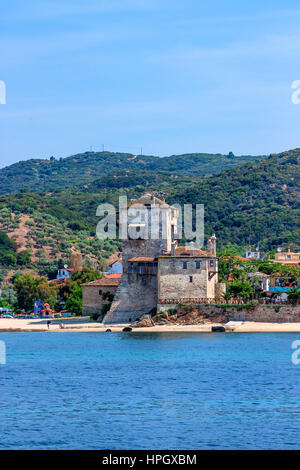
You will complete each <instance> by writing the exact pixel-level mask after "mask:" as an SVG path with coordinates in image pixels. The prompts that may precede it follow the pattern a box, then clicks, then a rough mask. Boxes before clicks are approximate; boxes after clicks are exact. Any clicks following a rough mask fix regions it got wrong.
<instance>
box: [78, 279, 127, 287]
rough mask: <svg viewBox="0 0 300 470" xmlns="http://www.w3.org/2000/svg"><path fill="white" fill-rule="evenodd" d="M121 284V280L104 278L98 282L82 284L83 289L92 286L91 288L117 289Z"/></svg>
mask: <svg viewBox="0 0 300 470" xmlns="http://www.w3.org/2000/svg"><path fill="white" fill-rule="evenodd" d="M119 284H120V278H107V277H103V278H102V279H97V280H96V281H92V282H87V283H85V284H81V286H82V287H85V286H91V287H93V286H94V287H117V286H118V285H119Z"/></svg>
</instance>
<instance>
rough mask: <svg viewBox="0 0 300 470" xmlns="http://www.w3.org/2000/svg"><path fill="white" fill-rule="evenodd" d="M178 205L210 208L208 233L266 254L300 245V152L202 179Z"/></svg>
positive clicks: (179, 198) (180, 195) (178, 198)
mask: <svg viewBox="0 0 300 470" xmlns="http://www.w3.org/2000/svg"><path fill="white" fill-rule="evenodd" d="M172 199H173V202H175V201H177V202H180V203H181V204H183V203H185V202H186V203H194V204H197V203H198V204H199V203H202V204H204V205H205V232H206V233H212V232H216V234H217V236H218V238H219V241H221V242H222V243H224V244H226V243H229V242H232V243H236V244H238V245H247V244H248V243H249V244H251V245H253V244H257V243H258V242H259V243H260V246H261V248H262V249H266V248H268V249H271V248H276V247H277V246H280V245H286V244H291V246H293V245H294V246H295V245H296V246H297V245H298V246H299V241H300V149H295V150H291V151H289V152H284V153H281V154H277V155H270V156H269V157H267V158H264V159H262V160H260V161H257V162H252V163H248V164H246V165H243V166H241V167H238V168H234V169H231V170H228V171H224V172H222V173H220V174H218V175H214V176H211V177H209V178H206V179H201V180H199V182H198V183H197V184H191V185H190V186H189V187H188V188H185V189H184V190H182V191H178V192H177V194H176V195H175V197H173V198H172Z"/></svg>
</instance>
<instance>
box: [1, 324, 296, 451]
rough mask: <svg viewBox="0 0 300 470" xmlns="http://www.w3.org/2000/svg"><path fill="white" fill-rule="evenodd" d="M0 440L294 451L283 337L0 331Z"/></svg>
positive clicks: (10, 445) (291, 383)
mask: <svg viewBox="0 0 300 470" xmlns="http://www.w3.org/2000/svg"><path fill="white" fill-rule="evenodd" d="M0 339H1V340H4V341H5V342H6V347H7V365H5V366H0V397H1V403H0V413H1V420H0V435H1V439H0V448H2V449H76V448H79V449H171V450H172V449H249V448H257V449H270V448H273V449H280V448H283V449H297V448H299V444H300V438H299V424H300V413H299V405H298V394H299V393H298V392H299V374H300V367H296V366H294V365H293V364H292V363H291V359H290V358H291V343H292V342H293V341H294V340H295V339H299V338H298V337H297V335H295V334H293V333H291V334H276V333H274V334H273V333H272V334H262V333H258V334H254V333H250V334H191V333H158V334H157V333H155V334H154V333H140V332H139V333H110V334H108V333H107V334H102V333H65V334H62V333H51V334H45V333H18V334H13V333H4V334H1V335H0Z"/></svg>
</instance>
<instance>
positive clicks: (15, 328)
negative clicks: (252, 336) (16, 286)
mask: <svg viewBox="0 0 300 470" xmlns="http://www.w3.org/2000/svg"><path fill="white" fill-rule="evenodd" d="M128 326H130V325H129V324H125V323H124V324H118V325H104V324H103V323H96V322H90V323H68V322H67V321H65V322H64V328H63V329H61V328H59V323H57V324H56V323H52V324H51V325H50V328H49V329H48V328H47V320H41V319H32V320H31V319H28V320H15V319H6V318H1V319H0V333H22V332H23V333H24V332H38V333H41V332H49V333H51V332H55V333H58V332H59V333H68V332H70V333H105V332H106V331H107V330H108V329H109V330H111V332H112V333H120V332H122V330H123V328H125V327H128ZM212 326H222V327H224V328H225V330H226V333H300V322H298V323H267V322H248V321H244V322H243V321H230V322H228V323H226V324H221V323H204V324H198V325H157V326H154V327H144V328H133V329H132V332H134V333H211V328H212Z"/></svg>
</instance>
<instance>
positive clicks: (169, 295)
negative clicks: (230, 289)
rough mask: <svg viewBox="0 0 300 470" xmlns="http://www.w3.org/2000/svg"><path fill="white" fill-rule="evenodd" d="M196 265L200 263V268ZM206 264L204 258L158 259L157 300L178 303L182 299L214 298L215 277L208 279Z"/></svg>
mask: <svg viewBox="0 0 300 470" xmlns="http://www.w3.org/2000/svg"><path fill="white" fill-rule="evenodd" d="M184 263H186V269H184V268H183V265H184ZM196 263H200V268H197V267H196V266H197V265H196ZM207 263H208V260H207V259H206V258H196V257H180V258H179V257H176V258H175V257H170V258H168V257H165V258H164V257H162V258H159V264H158V298H159V299H165V300H171V299H178V301H179V300H180V299H182V298H186V299H187V298H193V299H196V298H199V299H200V298H202V299H206V298H214V297H215V285H216V275H215V276H213V277H212V278H211V279H209V274H208V266H207Z"/></svg>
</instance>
